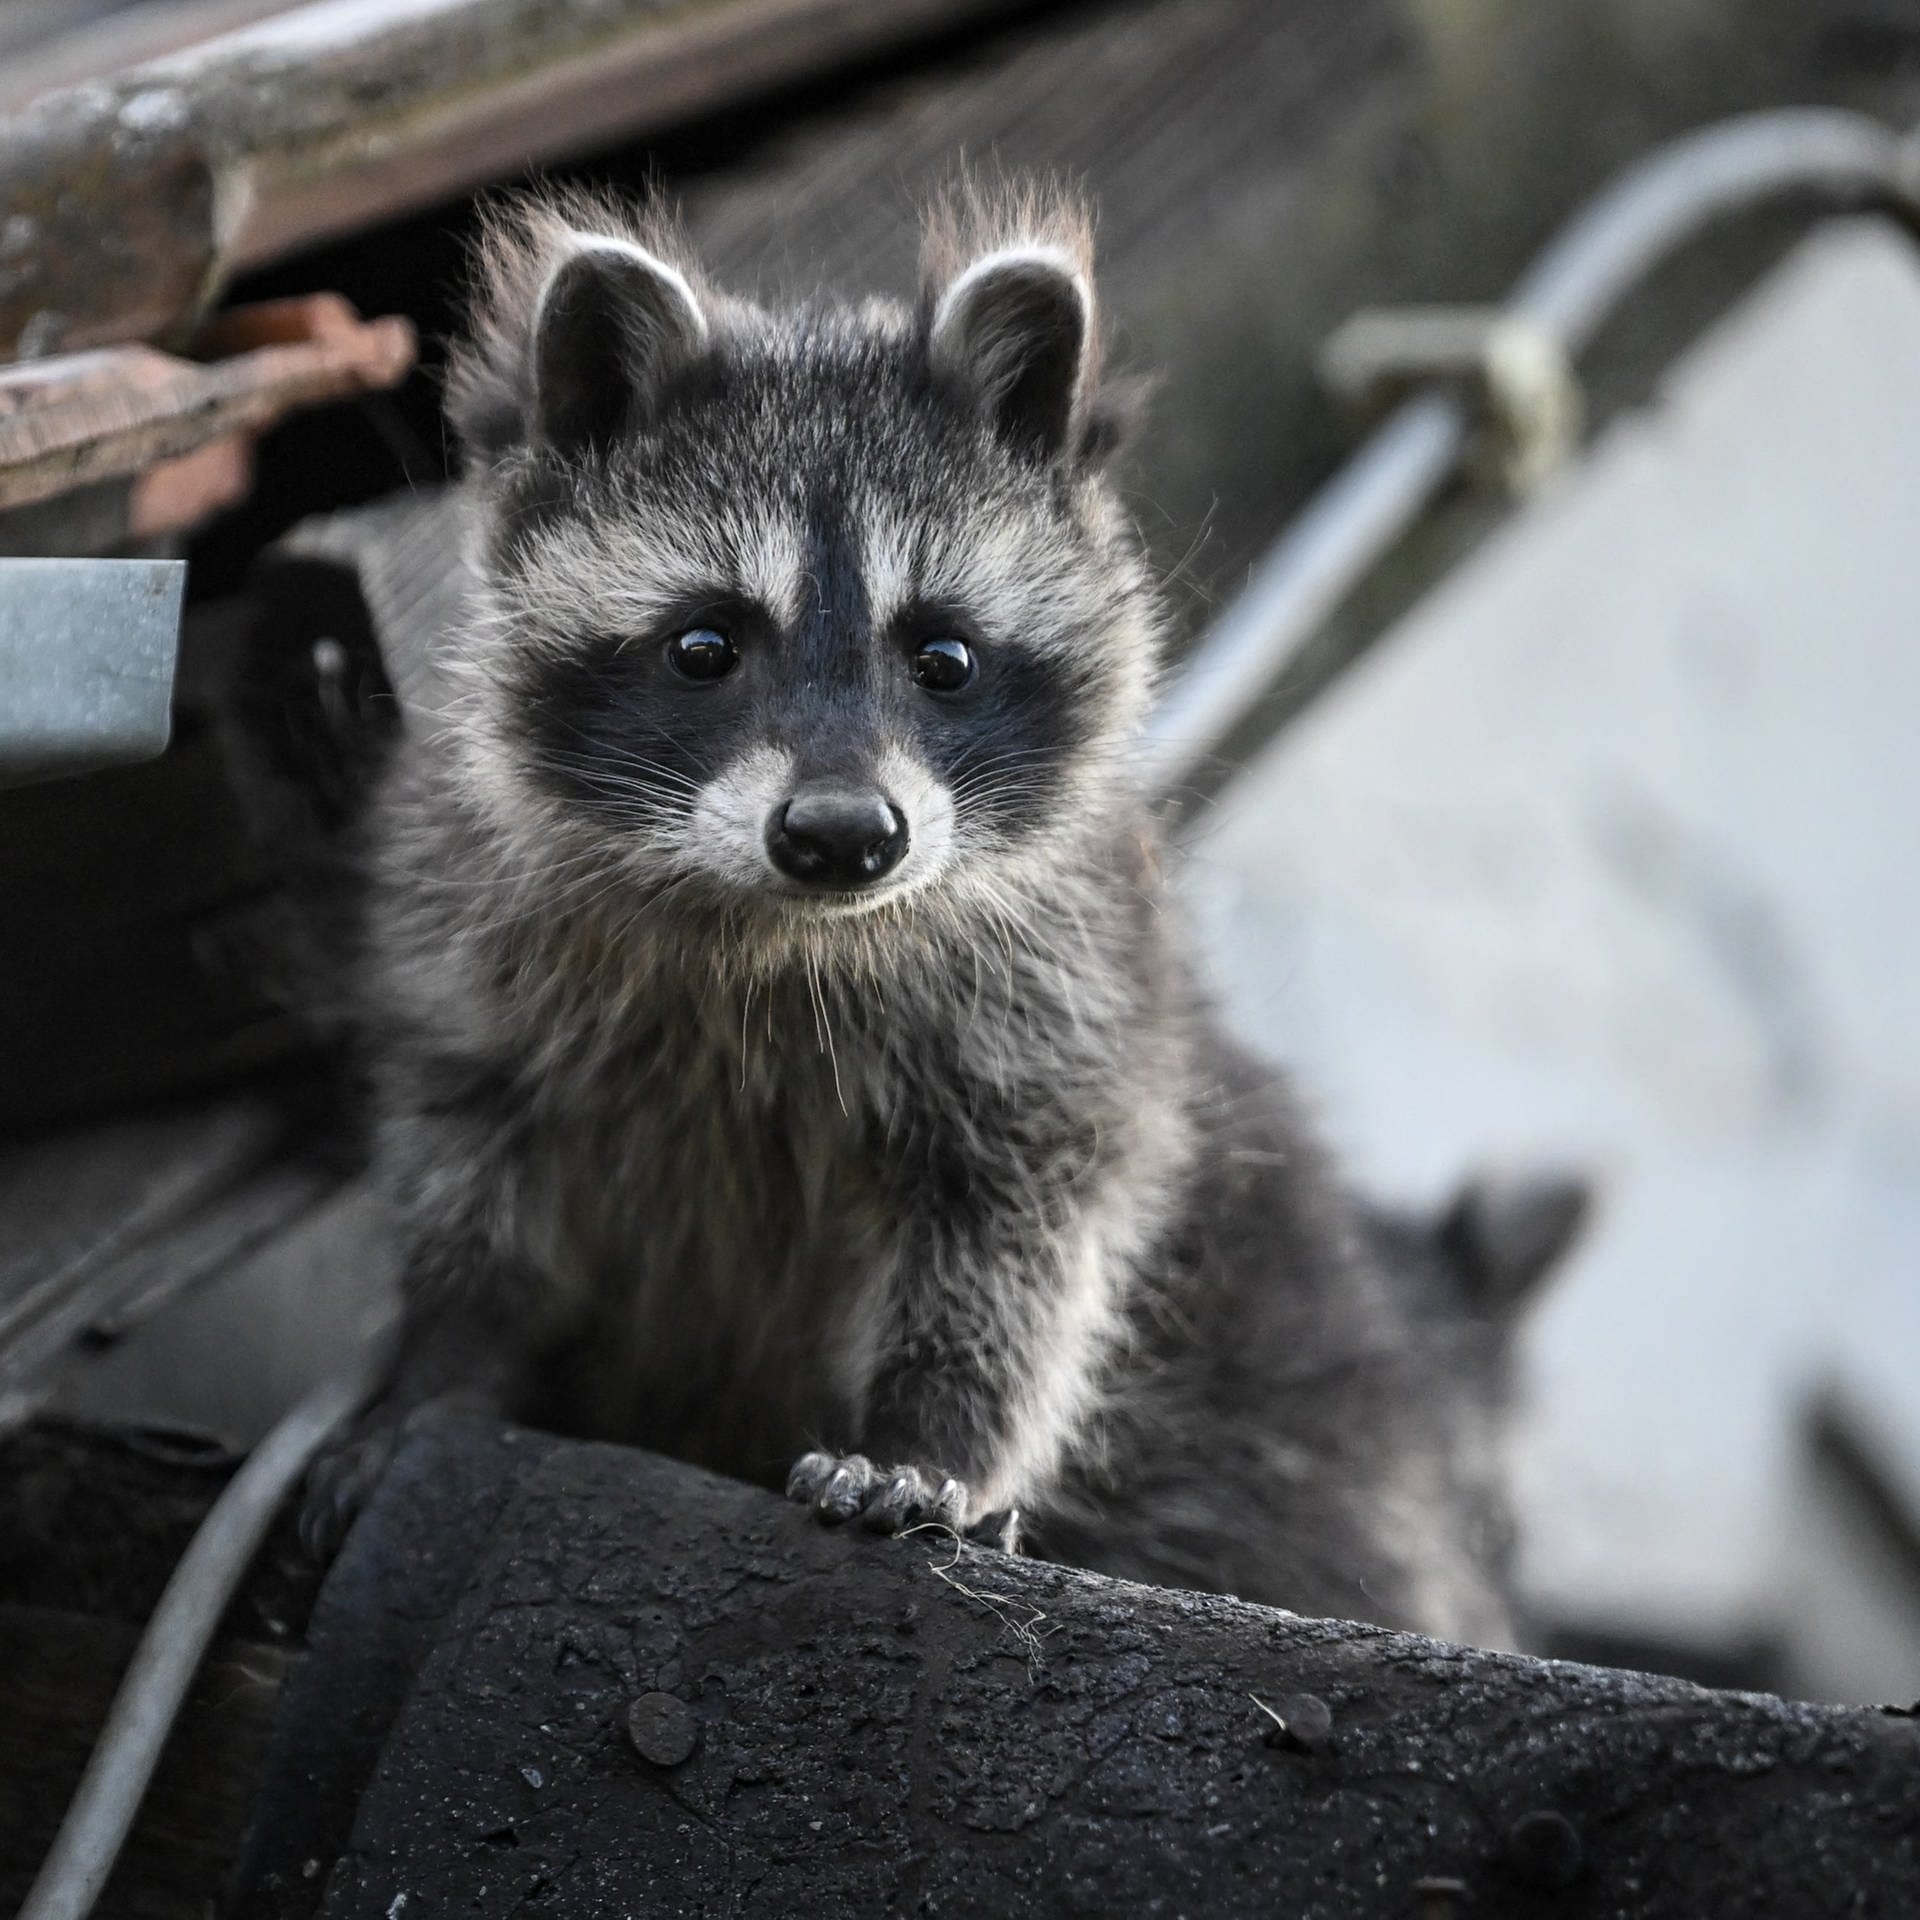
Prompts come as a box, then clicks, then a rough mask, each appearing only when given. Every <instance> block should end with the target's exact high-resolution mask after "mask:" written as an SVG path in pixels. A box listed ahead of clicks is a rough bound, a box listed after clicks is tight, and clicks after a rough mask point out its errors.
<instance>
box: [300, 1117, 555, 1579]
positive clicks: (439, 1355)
mask: <svg viewBox="0 0 1920 1920" xmlns="http://www.w3.org/2000/svg"><path fill="white" fill-rule="evenodd" d="M388 1132H389V1136H390V1137H389V1139H388V1141H387V1142H386V1143H385V1146H386V1157H388V1159H389V1164H390V1165H391V1166H392V1167H393V1168H394V1169H395V1173H396V1179H395V1193H394V1198H395V1200H396V1203H397V1206H398V1210H399V1214H400V1221H401V1236H402V1250H401V1267H400V1322H399V1328H398V1334H397V1338H396V1339H395V1341H394V1344H393V1349H392V1354H391V1357H390V1360H389V1363H388V1368H387V1373H386V1377H385V1379H384V1381H383V1383H382V1385H381V1387H380V1390H379V1392H378V1393H377V1394H376V1395H375V1397H374V1398H373V1400H372V1401H371V1402H370V1403H369V1404H368V1406H367V1407H366V1408H365V1409H364V1410H363V1411H362V1413H361V1415H360V1417H359V1418H358V1420H357V1421H356V1422H355V1423H354V1425H353V1427H352V1428H351V1429H350V1430H349V1431H348V1432H347V1434H346V1435H345V1436H344V1437H343V1438H342V1439H341V1440H340V1441H339V1443H337V1444H336V1445H335V1446H333V1447H332V1448H330V1449H329V1450H328V1451H327V1452H326V1453H324V1454H323V1455H322V1456H321V1457H320V1458H319V1460H317V1461H316V1462H315V1464H314V1467H313V1469H312V1471H311V1472H310V1473H309V1475H308V1480H307V1489H306V1497H305V1500H304V1503H303V1507H302V1512H301V1531H302V1534H303V1536H304V1537H305V1539H306V1541H307V1543H308V1545H309V1546H310V1547H311V1548H312V1549H313V1550H314V1551H315V1552H316V1553H318V1554H320V1555H321V1556H322V1557H325V1556H326V1555H327V1554H328V1553H329V1552H330V1550H331V1549H332V1548H333V1547H335V1546H337V1545H338V1543H339V1541H340V1539H341V1538H342V1537H343V1536H344V1534H345V1532H346V1529H347V1527H348V1526H349V1525H350V1524H351V1523H352V1521H353V1519H354V1518H355V1516H356V1515H357V1514H358V1512H359V1510H360V1508H361V1507H362V1506H363V1505H364V1504H365V1502H366V1500H367V1497H368V1496H369V1495H370V1494H371V1493H372V1491H373V1488H374V1486H375V1485H376V1484H377V1483H378V1481H379V1479H380V1476H381V1474H382V1473H383V1472H384V1471H385V1470H386V1465H387V1461H388V1459H389V1458H390V1457H391V1455H392V1452H393V1446H394V1442H395V1441H396V1439H397V1438H398V1436H399V1432H400V1429H401V1427H402V1426H403V1425H404V1424H405V1422H406V1420H407V1417H408V1416H409V1415H410V1414H412V1413H413V1412H414V1411H415V1410H417V1409H418V1408H420V1407H423V1406H425V1405H426V1404H427V1403H429V1402H441V1403H447V1402H452V1403H457V1404H459V1405H463V1406H468V1407H472V1408H474V1409H475V1410H478V1411H486V1412H502V1411H504V1410H505V1403H506V1398H507V1393H508V1388H509V1383H510V1382H511V1380H512V1378H513V1377H514V1375H515V1373H516V1371H517V1369H518V1368H519V1367H520V1366H521V1365H522V1364H523V1363H524V1361H525V1359H526V1356H527V1351H528V1347H529V1345H530V1343H531V1339H532V1332H533V1328H534V1326H535V1324H536V1321H537V1319H538V1318H539V1317H540V1316H541V1313H542V1307H543V1301H542V1290H541V1288H540V1286H539V1283H538V1279H537V1276H536V1275H535V1274H534V1272H533V1271H532V1269H531V1268H530V1266H529V1264H528V1262H527V1260H526V1259H525V1257H524V1255H523V1253H522V1252H521V1248H522V1246H523V1244H524V1241H525V1232H526V1220H525V1206H524V1201H523V1194H524V1185H525V1183H524V1176H523V1172H522V1160H521V1156H520V1153H519V1150H518V1139H517V1133H516V1129H515V1128H514V1127H513V1126H512V1125H511V1124H509V1121H508V1116H507V1115H505V1114H504V1113H502V1112H501V1111H500V1110H498V1108H497V1107H496V1106H495V1105H493V1104H491V1103H484V1104H483V1103H473V1104H470V1105H465V1106H454V1107H446V1108H442V1109H440V1110H438V1111H431V1110H430V1111H424V1112H423V1111H413V1112H403V1113H402V1114H400V1115H398V1116H397V1117H396V1118H395V1119H394V1120H393V1121H392V1122H391V1123H390V1125H389V1129H388Z"/></svg>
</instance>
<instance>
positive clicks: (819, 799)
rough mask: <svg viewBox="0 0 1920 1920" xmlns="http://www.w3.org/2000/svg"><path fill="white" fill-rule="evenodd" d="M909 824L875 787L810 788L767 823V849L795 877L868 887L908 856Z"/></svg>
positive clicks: (817, 882) (814, 883)
mask: <svg viewBox="0 0 1920 1920" xmlns="http://www.w3.org/2000/svg"><path fill="white" fill-rule="evenodd" d="M906 851H907V822H906V817H905V815H903V814H902V813H901V811H900V809H899V808H898V807H896V806H894V805H892V804H891V803H890V802H889V801H887V800H886V799H885V798H884V797H883V796H882V795H880V794H877V793H875V792H873V791H872V790H871V789H870V788H869V789H865V790H862V789H861V788H858V787H808V788H806V789H805V790H804V791H803V792H800V793H796V794H795V795H794V796H793V798H792V799H791V800H789V801H788V802H787V804H786V805H785V806H784V807H778V808H776V809H775V810H774V815H773V818H772V819H771V820H770V821H769V822H768V823H767V852H768V853H769V854H770V855H771V856H772V859H773V864H774V865H775V866H776V867H778V868H779V869H780V871H781V872H782V873H784V874H786V875H787V876H788V877H789V878H790V879H793V880H805V881H807V882H808V883H809V884H810V885H812V886H816V887H848V888H851V887H865V886H870V885H872V883H873V882H874V881H876V880H878V879H879V878H880V877H881V876H882V875H883V874H888V873H891V872H892V871H893V870H894V868H895V867H897V866H898V865H899V864H900V862H901V861H902V860H903V859H904V858H905V857H906Z"/></svg>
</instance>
